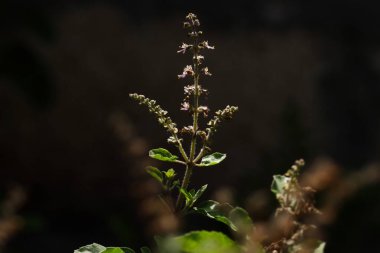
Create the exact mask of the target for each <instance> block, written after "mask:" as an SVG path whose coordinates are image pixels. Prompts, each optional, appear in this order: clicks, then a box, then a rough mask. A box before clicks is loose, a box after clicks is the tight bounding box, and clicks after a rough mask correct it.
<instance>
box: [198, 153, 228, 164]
mask: <svg viewBox="0 0 380 253" xmlns="http://www.w3.org/2000/svg"><path fill="white" fill-rule="evenodd" d="M225 158H226V154H222V153H219V152H216V153H213V154H211V155H207V156H204V157H203V158H202V160H201V162H200V164H199V166H213V165H216V164H218V163H220V162H222V161H223V160H224V159H225Z"/></svg>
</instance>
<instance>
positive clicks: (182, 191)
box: [179, 188, 194, 207]
mask: <svg viewBox="0 0 380 253" xmlns="http://www.w3.org/2000/svg"><path fill="white" fill-rule="evenodd" d="M179 192H180V194H182V195H183V196H184V197H185V200H186V207H191V204H192V203H193V199H194V198H193V195H192V194H191V193H190V192H188V191H187V190H185V189H183V188H180V189H179Z"/></svg>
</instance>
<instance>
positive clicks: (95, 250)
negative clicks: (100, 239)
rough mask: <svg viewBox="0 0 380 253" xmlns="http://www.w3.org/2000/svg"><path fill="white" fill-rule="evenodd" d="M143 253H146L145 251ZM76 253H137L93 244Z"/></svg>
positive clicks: (75, 252) (124, 248) (127, 249)
mask: <svg viewBox="0 0 380 253" xmlns="http://www.w3.org/2000/svg"><path fill="white" fill-rule="evenodd" d="M141 252H142V253H145V252H143V251H141ZM74 253H135V251H134V250H133V249H130V248H126V247H123V248H119V247H104V246H102V245H100V244H97V243H93V244H89V245H86V246H83V247H81V248H79V249H77V250H75V251H74Z"/></svg>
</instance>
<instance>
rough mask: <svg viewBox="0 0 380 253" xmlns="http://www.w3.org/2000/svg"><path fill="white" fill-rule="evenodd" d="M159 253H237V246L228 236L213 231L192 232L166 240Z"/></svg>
mask: <svg viewBox="0 0 380 253" xmlns="http://www.w3.org/2000/svg"><path fill="white" fill-rule="evenodd" d="M160 252H165V253H168V252H169V253H173V252H181V253H221V252H222V253H238V252H240V248H239V246H238V245H237V244H236V243H235V242H234V241H233V240H231V239H230V238H229V237H228V236H226V235H224V234H223V233H220V232H215V231H193V232H190V233H187V234H185V235H182V236H178V237H172V238H169V239H166V240H165V242H164V243H163V244H162V245H161V248H160Z"/></svg>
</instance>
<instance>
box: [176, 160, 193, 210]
mask: <svg viewBox="0 0 380 253" xmlns="http://www.w3.org/2000/svg"><path fill="white" fill-rule="evenodd" d="M192 174H193V166H192V165H186V171H185V175H184V176H183V181H182V185H181V188H182V189H187V187H188V186H189V183H190V178H191V175H192ZM184 200H185V199H184V196H183V194H181V192H180V193H179V194H178V199H177V203H176V210H177V211H180V210H181V208H182V206H183V201H184Z"/></svg>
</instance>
